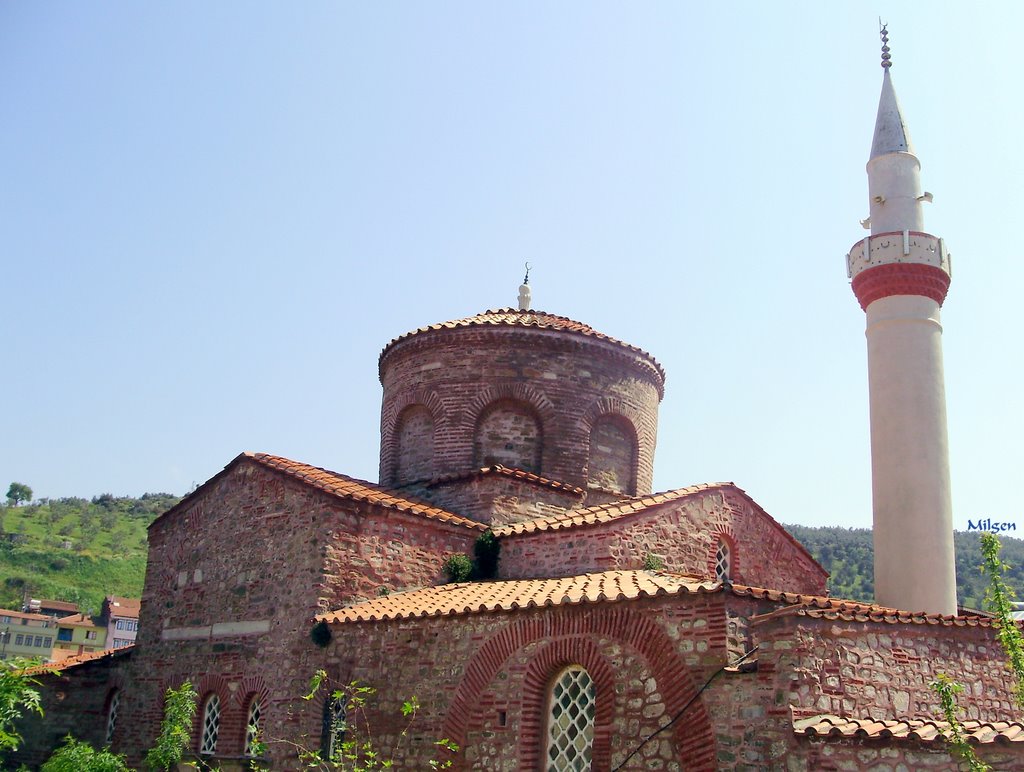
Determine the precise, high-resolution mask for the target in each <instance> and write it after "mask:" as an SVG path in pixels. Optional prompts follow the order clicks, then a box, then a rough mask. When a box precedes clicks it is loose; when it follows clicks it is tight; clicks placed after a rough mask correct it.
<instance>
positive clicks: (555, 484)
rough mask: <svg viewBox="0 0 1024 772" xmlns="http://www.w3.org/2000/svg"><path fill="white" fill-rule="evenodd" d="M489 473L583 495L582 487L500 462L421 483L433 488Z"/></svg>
mask: <svg viewBox="0 0 1024 772" xmlns="http://www.w3.org/2000/svg"><path fill="white" fill-rule="evenodd" d="M490 474H498V475H503V476H505V477H512V478H514V479H517V480H522V481H524V482H528V483H533V484H535V485H541V486H544V487H546V488H554V489H555V490H561V491H566V492H567V493H571V494H573V495H574V496H583V495H584V491H583V489H582V488H578V487H576V486H575V485H570V484H569V483H565V482H561V481H560V480H552V479H551V478H549V477H541V476H540V475H539V474H534V473H533V472H527V471H526V470H525V469H519V468H517V467H512V466H503V465H502V464H491V465H490V466H484V467H480V468H479V469H470V470H469V471H468V472H451V473H449V474H442V475H438V476H437V477H434V478H431V479H430V480H428V481H426V482H424V483H421V484H422V485H425V486H426V487H427V488H433V487H436V486H439V485H447V484H449V483H453V482H459V481H461V480H468V479H470V478H472V477H483V476H486V475H490Z"/></svg>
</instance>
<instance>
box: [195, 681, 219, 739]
mask: <svg viewBox="0 0 1024 772" xmlns="http://www.w3.org/2000/svg"><path fill="white" fill-rule="evenodd" d="M218 735H220V697H218V696H217V695H216V694H211V695H210V697H209V699H207V700H206V706H205V707H204V708H203V742H202V744H201V745H200V746H199V752H200V753H215V752H216V751H217V737H218Z"/></svg>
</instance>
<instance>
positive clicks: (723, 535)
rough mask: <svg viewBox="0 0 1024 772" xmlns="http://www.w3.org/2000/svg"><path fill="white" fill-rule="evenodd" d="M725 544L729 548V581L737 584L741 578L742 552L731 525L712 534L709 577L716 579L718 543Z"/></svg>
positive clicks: (708, 565)
mask: <svg viewBox="0 0 1024 772" xmlns="http://www.w3.org/2000/svg"><path fill="white" fill-rule="evenodd" d="M719 541H723V542H725V544H726V546H727V547H728V548H729V581H731V582H735V581H736V580H737V579H739V578H740V551H739V548H738V547H737V544H738V542H737V540H736V534H735V532H734V531H733V528H732V526H731V525H728V524H726V525H722V526H721V527H719V528H718V529H716V530H715V531H712V532H711V543H710V545H709V547H708V564H707V568H708V576H709V577H711V578H712V579H714V578H715V556H716V553H717V552H718V542H719Z"/></svg>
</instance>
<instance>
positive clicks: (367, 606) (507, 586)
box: [317, 569, 991, 627]
mask: <svg viewBox="0 0 1024 772" xmlns="http://www.w3.org/2000/svg"><path fill="white" fill-rule="evenodd" d="M724 590H728V591H729V592H731V593H732V594H733V595H736V596H738V597H741V598H742V597H749V598H757V599H759V600H767V601H771V602H773V603H780V604H781V603H784V604H787V605H786V606H785V607H784V608H782V609H779V610H777V611H773V612H770V613H768V614H761V615H758V616H754V617H751V621H752V622H759V621H764V620H767V619H772V618H776V617H778V616H782V615H786V614H803V615H805V616H809V617H818V618H826V619H843V620H847V621H869V622H887V623H890V624H941V625H944V626H947V627H949V626H957V627H965V626H970V627H988V626H990V624H991V620H990V619H987V618H985V617H943V616H940V615H938V614H925V613H923V612H917V613H911V612H905V611H897V610H896V609H887V608H882V607H880V606H870V605H867V604H864V603H858V602H856V601H850V600H843V599H841V598H829V597H826V596H823V595H799V594H797V593H792V592H783V591H781V590H769V589H765V588H763V587H748V586H746V585H738V584H733V585H723V584H721V583H720V582H712V581H710V580H705V579H701V578H700V577H695V576H687V575H683V574H673V573H668V572H665V571H646V570H640V569H630V570H612V571H603V572H598V573H590V574H580V575H578V576H566V577H560V578H556V579H512V580H501V581H490V582H461V583H459V584H443V585H439V586H437V587H424V588H422V589H419V590H410V591H408V592H402V593H395V594H392V595H386V596H384V597H381V598H374V599H373V600H369V601H364V602H362V603H356V604H353V605H351V606H347V607H345V608H341V609H338V610H337V611H331V612H328V613H326V614H321V615H319V616H318V617H317V619H322V620H324V621H326V622H340V623H344V622H379V621H386V620H389V619H413V618H416V617H430V616H457V615H461V614H479V613H485V612H498V611H513V610H516V609H527V608H540V607H547V606H560V605H563V604H578V603H614V602H617V601H623V600H635V599H637V598H653V597H656V596H661V595H685V594H697V593H714V592H722V591H724Z"/></svg>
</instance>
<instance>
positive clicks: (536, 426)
mask: <svg viewBox="0 0 1024 772" xmlns="http://www.w3.org/2000/svg"><path fill="white" fill-rule="evenodd" d="M541 442H542V436H541V426H540V420H539V419H538V418H537V416H536V414H535V413H534V411H533V408H531V407H530V406H529V405H528V404H526V403H524V402H516V401H514V400H501V401H500V402H495V403H494V404H492V405H490V406H488V408H487V409H486V410H485V411H484V412H483V413H482V414H481V416H480V420H479V421H478V422H477V427H476V435H475V437H474V441H473V451H474V457H475V459H476V464H477V466H491V465H492V464H501V465H502V466H507V467H512V468H515V469H522V470H524V471H527V472H535V473H540V459H541Z"/></svg>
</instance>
